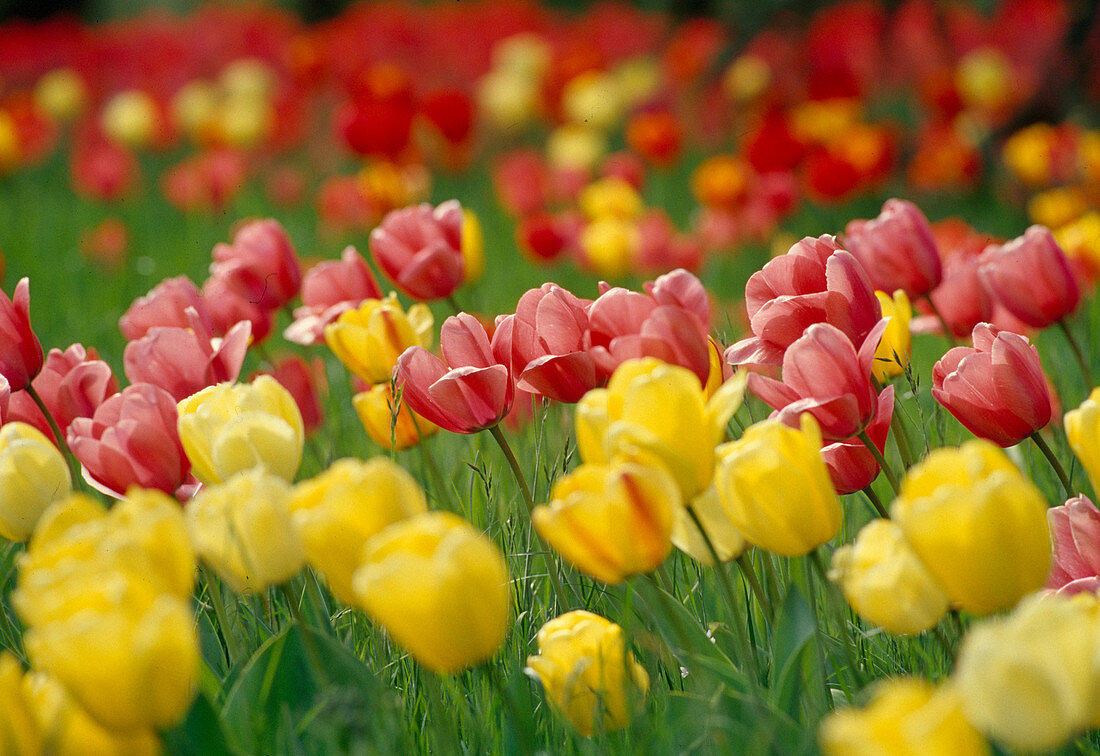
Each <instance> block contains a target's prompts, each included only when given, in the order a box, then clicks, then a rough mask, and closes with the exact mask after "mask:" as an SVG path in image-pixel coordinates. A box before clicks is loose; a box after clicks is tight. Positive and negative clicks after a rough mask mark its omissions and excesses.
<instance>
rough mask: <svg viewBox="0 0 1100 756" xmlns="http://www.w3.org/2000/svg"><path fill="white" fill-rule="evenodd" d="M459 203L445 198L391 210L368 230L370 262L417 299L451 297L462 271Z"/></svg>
mask: <svg viewBox="0 0 1100 756" xmlns="http://www.w3.org/2000/svg"><path fill="white" fill-rule="evenodd" d="M462 222H463V220H462V206H461V205H459V204H458V200H449V201H447V202H444V203H443V204H441V205H440V206H439V207H437V208H432V206H431V205H428V204H423V205H418V206H416V207H406V208H403V209H401V210H394V211H393V212H391V213H389V214H388V215H386V217H385V218H383V219H382V225H380V226H379V227H378V228H376V229H374V231H372V232H371V235H370V249H371V254H372V255H373V256H374V261H375V262H376V263H377V264H378V267H379V268H381V269H382V272H383V273H384V274H385V275H386V277H387V278H389V279H390V280H391V281H393V283H394V284H395V285H396V286H397V288H398V289H400V290H401V291H403V292H404V293H405V294H408V295H409V296H410V297H414V298H415V299H420V300H425V301H431V300H435V299H443V298H444V297H448V296H450V295H451V294H452V293H453V292H454V290H455V289H457V288H458V286H459V284H461V283H462V277H463V274H464V271H465V264H464V262H463V259H462Z"/></svg>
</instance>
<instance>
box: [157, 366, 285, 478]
mask: <svg viewBox="0 0 1100 756" xmlns="http://www.w3.org/2000/svg"><path fill="white" fill-rule="evenodd" d="M178 428H179V434H180V441H181V442H182V443H183V450H184V452H186V453H187V456H188V458H189V459H190V460H191V472H192V473H194V475H195V477H196V478H198V479H199V480H201V481H202V482H203V483H206V484H207V485H212V484H214V483H220V482H222V481H223V480H225V479H227V478H229V477H232V476H233V475H235V474H237V473H239V472H243V471H245V470H250V469H252V468H254V467H262V468H264V469H265V470H267V471H268V472H270V473H272V474H274V475H278V476H279V477H281V478H283V479H284V480H288V481H290V480H293V479H294V476H295V474H297V472H298V465H300V464H301V462H302V449H303V447H304V446H305V429H304V428H303V426H302V413H301V412H300V411H299V410H298V405H297V404H296V403H295V402H294V397H293V396H291V395H290V392H289V391H287V390H286V389H285V388H283V387H282V385H280V384H279V382H278V381H276V380H275V379H274V378H272V377H271V376H270V375H260V376H257V377H256V379H255V380H254V381H252V383H238V384H229V383H221V384H218V385H217V386H209V387H207V388H204V389H203V390H202V391H200V392H198V393H197V394H193V395H191V396H189V397H187V398H186V399H184V400H183V401H182V402H180V403H179V421H178Z"/></svg>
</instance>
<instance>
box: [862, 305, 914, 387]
mask: <svg viewBox="0 0 1100 756" xmlns="http://www.w3.org/2000/svg"><path fill="white" fill-rule="evenodd" d="M875 296H876V297H877V298H878V303H879V305H880V306H881V307H882V317H884V318H890V323H889V325H887V326H886V331H885V332H884V333H883V334H882V341H880V342H879V343H878V348H877V349H876V350H875V360H874V363H873V367H872V369H871V374H872V375H873V376H874V378H875V380H876V381H878V382H879V383H886V382H887V381H889V380H890V379H891V378H895V377H897V376H899V375H901V374H902V373H904V372H905V368H906V366H908V365H909V355H910V353H911V352H912V348H913V339H912V335H911V334H910V332H909V321H910V320H911V319H912V318H913V308H912V307H911V306H910V305H909V296H908V295H907V294H906V293H905V292H904V291H903V290H901V289H898V290H897V291H895V292H894V296H893V297H891V296H889V295H888V294H886V293H885V292H882V291H876V292H875Z"/></svg>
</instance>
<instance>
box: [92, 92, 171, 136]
mask: <svg viewBox="0 0 1100 756" xmlns="http://www.w3.org/2000/svg"><path fill="white" fill-rule="evenodd" d="M159 118H160V116H159V115H158V113H157V104H156V102H154V101H153V98H152V97H151V96H149V95H148V94H146V93H145V92H142V91H141V90H138V89H127V90H125V91H123V92H119V93H118V94H116V95H115V96H114V97H112V98H111V99H110V100H108V101H107V104H106V105H104V106H103V112H102V113H101V114H100V118H99V122H100V126H102V128H103V133H105V134H106V135H107V136H109V137H110V138H111V139H113V140H114V141H116V142H118V143H120V144H124V145H126V146H128V147H135V148H141V147H147V146H149V144H150V142H152V141H153V138H154V137H155V136H156V134H157V128H158V123H157V121H158V120H159Z"/></svg>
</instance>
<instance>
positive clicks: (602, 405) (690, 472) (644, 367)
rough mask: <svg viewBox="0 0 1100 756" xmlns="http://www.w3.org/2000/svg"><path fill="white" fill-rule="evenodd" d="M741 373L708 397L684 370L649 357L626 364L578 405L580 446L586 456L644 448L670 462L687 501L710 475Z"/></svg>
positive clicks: (737, 399)
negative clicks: (605, 385)
mask: <svg viewBox="0 0 1100 756" xmlns="http://www.w3.org/2000/svg"><path fill="white" fill-rule="evenodd" d="M744 390H745V379H744V376H737V377H735V378H732V379H730V380H729V381H726V383H724V384H723V386H722V388H721V389H719V390H718V391H717V392H716V393H715V394H714V396H713V397H711V398H710V399H709V400H708V399H706V397H705V395H704V393H703V390H702V388H701V387H700V385H699V381H698V380H697V379H696V377H695V376H693V375H692V374H691V373H690V372H689V371H687V370H686V369H684V368H682V367H679V366H676V365H666V364H665V363H663V362H661V361H660V360H657V359H654V358H653V357H647V358H645V359H641V360H628V361H627V362H624V363H623V364H622V365H620V366H619V368H618V369H617V370H616V371H615V374H614V375H613V376H611V381H610V382H609V383H608V384H607V388H606V389H594V390H593V391H590V392H588V394H586V395H585V397H584V398H583V399H582V400H581V402H580V403H578V404H577V410H576V434H577V448H578V450H579V451H580V454H581V459H582V460H584V461H585V462H593V463H606V462H608V461H610V460H612V459H613V458H614V457H615V455H617V454H620V453H623V452H626V453H633V452H634V451H637V450H640V451H644V452H645V453H646V454H650V455H653V456H654V457H656V458H657V459H658V460H659V461H660V462H661V463H663V464H664V465H665V467H666V468H668V470H669V472H671V473H672V475H673V478H675V480H676V483H677V485H678V486H679V487H680V491H681V494H682V497H683V499H684V500H685V501H690V500H691V499H693V498H695V497H696V496H697V495H698V494H700V493H702V492H703V491H705V490H706V489H707V488H708V487H709V486H710V484H711V481H712V480H713V478H714V447H715V446H717V445H718V444H719V443H721V441H722V440H723V439H724V438H725V433H726V423H728V422H729V419H730V417H732V416H733V413H734V412H736V411H737V408H738V407H739V406H740V404H741V397H742V396H743V394H744Z"/></svg>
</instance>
